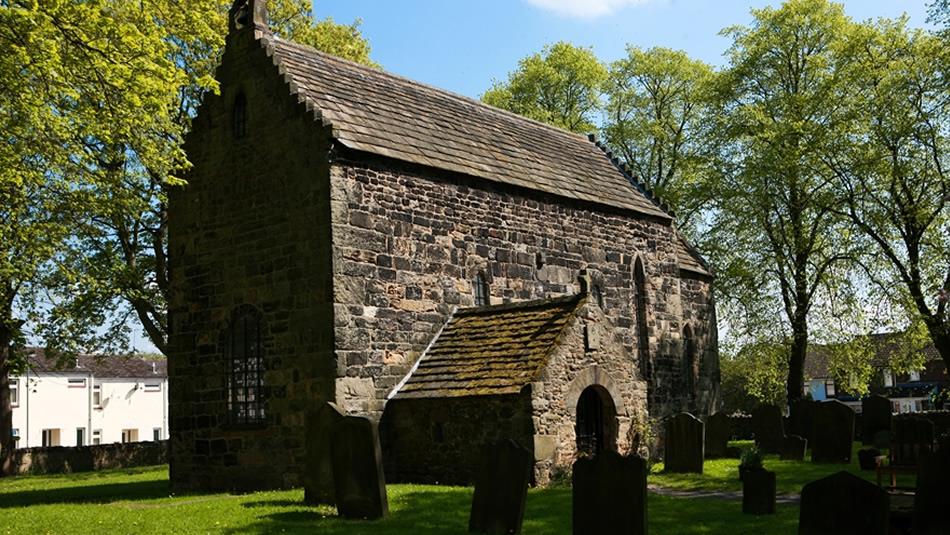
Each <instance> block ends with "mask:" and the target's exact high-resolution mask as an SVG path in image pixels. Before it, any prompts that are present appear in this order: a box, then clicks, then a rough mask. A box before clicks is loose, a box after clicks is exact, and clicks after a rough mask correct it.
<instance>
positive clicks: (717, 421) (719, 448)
mask: <svg viewBox="0 0 950 535" xmlns="http://www.w3.org/2000/svg"><path fill="white" fill-rule="evenodd" d="M705 432H706V451H705V455H706V458H707V459H718V458H721V457H725V456H726V453H727V448H728V447H729V439H730V438H732V422H731V421H730V420H729V416H727V415H726V414H725V413H723V412H717V413H716V414H713V415H712V416H710V417H709V418H708V419H707V420H706V431H705Z"/></svg>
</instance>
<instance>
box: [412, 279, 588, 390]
mask: <svg viewBox="0 0 950 535" xmlns="http://www.w3.org/2000/svg"><path fill="white" fill-rule="evenodd" d="M583 300H584V298H583V295H573V296H568V297H560V298H554V299H543V300H539V301H526V302H521V303H512V304H504V305H495V306H487V307H480V308H470V309H463V310H459V311H457V312H456V313H455V315H454V316H453V317H452V318H451V319H450V320H449V321H448V323H447V324H446V325H445V327H444V328H443V329H442V332H441V333H440V334H439V335H438V337H437V338H436V339H435V340H434V341H433V343H432V345H431V346H429V348H428V349H427V350H426V352H425V353H424V354H423V355H422V358H421V359H420V361H419V364H418V366H417V367H416V369H415V370H414V371H412V372H411V374H410V376H409V378H408V379H407V380H406V381H405V383H404V384H403V385H402V386H401V387H400V388H399V389H398V391H397V392H396V395H395V396H394V399H411V398H443V397H463V396H488V395H505V394H517V393H518V392H520V391H521V388H522V387H523V386H524V385H526V384H528V383H530V382H532V381H534V380H535V378H536V377H537V376H538V374H539V373H540V372H541V369H542V368H543V366H544V365H545V363H546V362H547V359H548V356H549V355H550V353H551V351H552V350H553V349H554V347H555V346H556V345H557V343H558V339H559V337H560V334H561V332H562V331H564V328H565V327H567V325H568V324H569V323H570V321H571V319H572V318H573V317H574V315H575V313H576V311H577V309H578V307H579V306H580V304H581V303H582V302H583Z"/></svg>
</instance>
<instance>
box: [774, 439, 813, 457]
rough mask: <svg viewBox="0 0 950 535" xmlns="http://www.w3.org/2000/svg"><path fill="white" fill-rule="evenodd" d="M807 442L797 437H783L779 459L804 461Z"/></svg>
mask: <svg viewBox="0 0 950 535" xmlns="http://www.w3.org/2000/svg"><path fill="white" fill-rule="evenodd" d="M807 447H808V441H807V440H805V439H804V438H802V437H800V436H798V435H785V440H784V441H783V442H782V452H781V453H780V454H779V458H780V459H782V460H783V461H804V460H805V449H806V448H807Z"/></svg>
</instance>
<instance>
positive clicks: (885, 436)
mask: <svg viewBox="0 0 950 535" xmlns="http://www.w3.org/2000/svg"><path fill="white" fill-rule="evenodd" d="M872 445H873V446H874V447H875V448H877V449H879V450H886V449H888V448H890V447H891V431H890V430H888V431H878V432H877V433H874V439H873V442H872Z"/></svg>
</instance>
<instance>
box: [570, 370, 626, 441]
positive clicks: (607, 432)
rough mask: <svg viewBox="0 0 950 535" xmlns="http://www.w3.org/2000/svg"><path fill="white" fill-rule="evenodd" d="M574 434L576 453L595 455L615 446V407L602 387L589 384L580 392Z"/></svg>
mask: <svg viewBox="0 0 950 535" xmlns="http://www.w3.org/2000/svg"><path fill="white" fill-rule="evenodd" d="M574 434H575V437H576V440H577V452H578V453H585V454H588V455H595V454H597V453H599V452H601V451H604V450H615V449H616V448H617V408H616V407H615V406H614V402H613V400H612V399H611V398H610V393H609V392H607V390H606V389H605V388H604V387H602V386H600V385H591V386H588V387H587V388H585V389H584V391H583V392H581V395H580V397H579V398H578V400H577V417H576V419H575V420H574Z"/></svg>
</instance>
